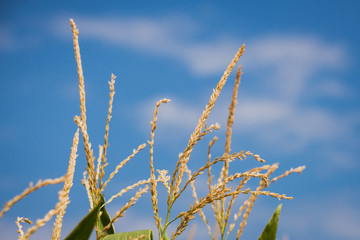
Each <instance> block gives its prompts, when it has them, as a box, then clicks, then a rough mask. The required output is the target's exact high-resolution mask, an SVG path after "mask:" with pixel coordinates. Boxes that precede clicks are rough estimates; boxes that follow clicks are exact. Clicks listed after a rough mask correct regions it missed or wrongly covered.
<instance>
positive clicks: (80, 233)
mask: <svg viewBox="0 0 360 240" xmlns="http://www.w3.org/2000/svg"><path fill="white" fill-rule="evenodd" d="M100 207H101V202H100V203H99V204H98V205H96V206H95V207H94V208H93V209H92V210H91V211H90V212H89V213H88V214H87V215H86V216H85V217H84V218H83V219H82V220H81V221H80V223H79V224H78V225H77V226H76V227H75V228H74V230H72V232H71V233H70V234H69V235H68V236H67V237H66V238H65V240H88V239H89V238H90V235H91V233H92V231H93V229H94V225H95V222H96V220H97V215H98V213H99V209H100Z"/></svg>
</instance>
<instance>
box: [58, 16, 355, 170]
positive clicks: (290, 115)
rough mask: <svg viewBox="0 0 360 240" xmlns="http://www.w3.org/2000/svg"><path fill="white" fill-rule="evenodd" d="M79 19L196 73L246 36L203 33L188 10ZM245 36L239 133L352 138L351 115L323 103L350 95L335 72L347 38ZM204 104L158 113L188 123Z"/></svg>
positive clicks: (270, 138) (298, 143)
mask: <svg viewBox="0 0 360 240" xmlns="http://www.w3.org/2000/svg"><path fill="white" fill-rule="evenodd" d="M76 21H77V24H78V27H79V28H80V31H81V36H82V37H84V38H94V39H97V40H99V41H103V42H106V43H109V44H112V45H113V46H114V47H120V48H127V49H129V48H130V49H132V50H133V51H142V52H146V53H150V54H153V55H157V56H163V57H165V58H171V59H173V60H174V61H179V62H182V63H183V64H184V65H185V66H187V68H188V70H189V71H190V72H191V73H193V74H198V75H212V74H219V73H221V72H223V71H224V69H225V68H226V65H227V63H228V62H229V61H230V60H231V59H232V57H233V55H234V53H235V52H236V50H237V48H238V47H239V46H241V44H242V43H243V42H244V41H243V40H241V39H239V38H238V37H235V36H233V35H231V33H229V34H228V35H227V36H226V35H218V36H216V35H215V37H213V38H212V39H210V40H209V39H208V40H201V41H200V40H198V36H199V34H201V25H200V23H198V22H197V21H194V20H193V19H190V18H188V17H186V16H174V17H166V16H165V17H157V18H147V17H121V18H119V17H115V18H114V17H112V18H110V17H102V18H88V17H80V18H77V19H76ZM55 22H56V21H55ZM57 24H59V23H58V22H57ZM246 44H247V46H246V53H245V55H244V56H243V58H242V60H241V61H242V64H243V65H244V66H243V69H244V72H245V75H244V80H243V81H252V82H255V81H256V83H257V84H250V85H251V86H250V87H248V89H247V93H245V94H244V95H240V98H239V105H238V108H237V111H236V119H237V120H236V121H238V123H239V124H237V123H235V124H234V134H235V135H236V131H241V132H247V133H252V134H255V135H258V136H263V137H260V141H263V143H265V144H270V145H274V144H277V145H278V146H283V148H284V149H287V150H288V151H294V150H304V148H306V147H308V146H310V145H311V144H312V143H314V142H319V141H323V142H324V144H325V145H326V144H328V142H329V141H330V142H331V141H334V140H336V139H352V138H353V136H352V134H351V132H352V131H353V129H355V128H356V126H357V122H356V121H353V119H354V116H352V115H351V114H342V115H339V114H338V113H337V112H336V110H335V109H333V108H332V107H331V106H328V105H320V104H318V103H319V101H321V100H322V99H324V98H329V97H330V98H333V97H335V98H338V99H339V98H346V97H348V96H349V95H351V90H350V89H349V87H347V85H346V84H345V83H343V82H341V81H340V80H339V79H336V78H334V77H333V75H335V76H336V75H338V74H334V73H339V72H342V71H344V69H346V67H347V53H346V48H345V47H344V46H342V45H340V44H334V43H329V42H328V41H327V40H325V39H321V38H320V37H314V36H306V35H279V34H278V35H274V34H273V35H265V36H261V37H256V38H253V39H251V38H248V39H247V40H246ZM249 78H251V79H249ZM254 79H255V80H254ZM329 79H330V80H329ZM214 86H215V85H214ZM162 97H164V96H162ZM166 97H169V96H166ZM153 104H154V101H152V100H145V102H142V103H140V105H138V107H137V108H138V113H139V115H141V116H142V117H144V114H146V115H147V116H150V117H151V115H152V110H153ZM217 105H218V107H216V108H215V109H214V113H213V114H212V115H211V116H224V115H226V114H227V112H224V109H227V108H228V103H226V102H223V101H221V100H220V102H219V103H218V104H217ZM203 107H204V106H200V105H199V104H197V103H196V100H191V101H190V100H186V99H184V98H177V99H174V101H173V102H172V103H169V104H166V105H164V106H162V110H161V118H160V120H159V121H161V122H162V124H164V125H168V126H176V128H177V129H187V131H191V130H192V129H193V128H194V126H195V124H196V122H197V119H198V117H199V116H200V114H201V111H202V110H203ZM139 115H138V116H139ZM355 115H356V114H355ZM357 115H359V114H357ZM355 118H358V117H355ZM140 119H143V118H140ZM149 119H150V118H149ZM225 119H226V118H223V120H221V119H215V118H211V119H210V120H211V121H214V122H218V121H220V124H221V125H222V126H223V127H225ZM211 121H210V122H211ZM210 122H209V123H210ZM211 123H212V122H211ZM172 134H174V133H172ZM349 141H350V140H349ZM324 144H323V145H324ZM326 148H332V147H330V145H326ZM335 162H336V160H334V164H335Z"/></svg>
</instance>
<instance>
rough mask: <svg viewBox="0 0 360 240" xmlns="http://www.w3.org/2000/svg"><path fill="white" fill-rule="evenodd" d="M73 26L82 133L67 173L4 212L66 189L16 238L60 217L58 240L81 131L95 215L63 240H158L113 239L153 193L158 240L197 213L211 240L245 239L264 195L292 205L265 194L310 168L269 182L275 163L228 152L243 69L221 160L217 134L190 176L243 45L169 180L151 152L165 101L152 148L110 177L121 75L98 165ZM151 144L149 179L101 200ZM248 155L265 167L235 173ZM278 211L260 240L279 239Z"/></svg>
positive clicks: (141, 233)
mask: <svg viewBox="0 0 360 240" xmlns="http://www.w3.org/2000/svg"><path fill="white" fill-rule="evenodd" d="M70 24H71V27H72V33H73V41H74V51H75V59H76V61H77V72H78V78H79V95H80V116H75V117H74V121H75V123H76V125H77V126H78V129H77V131H76V133H75V135H74V138H73V145H72V148H71V154H70V160H69V164H68V170H67V173H66V174H65V175H64V176H62V177H59V178H55V179H46V180H39V181H38V182H37V183H36V184H35V185H33V184H32V183H31V184H30V186H29V188H27V189H25V190H24V191H23V192H22V193H21V194H20V195H18V196H16V197H14V198H13V199H11V200H10V201H8V202H7V203H5V206H4V208H3V209H2V211H1V212H0V218H1V217H2V216H3V215H4V214H5V213H6V212H7V211H8V210H9V209H10V208H11V207H12V206H13V205H14V204H15V203H17V202H18V201H19V200H21V199H22V198H24V197H26V196H27V195H28V194H30V193H32V192H34V191H36V190H37V189H39V188H42V187H44V186H47V185H50V184H59V183H64V186H63V189H62V190H61V191H60V192H59V201H58V203H57V204H56V206H55V208H54V209H52V210H50V211H49V212H48V213H47V214H46V215H45V216H44V218H42V219H39V220H37V221H36V223H35V224H34V225H33V224H32V222H31V221H30V220H29V219H27V218H23V217H18V219H17V221H16V224H17V226H18V231H17V232H18V233H19V235H18V239H22V240H24V239H29V237H30V236H31V235H32V234H33V233H34V232H36V231H37V230H38V229H39V228H40V227H42V226H43V225H45V224H46V223H47V222H48V221H49V220H50V219H51V218H52V217H53V216H55V215H56V219H55V224H54V228H53V234H52V237H51V239H53V240H58V239H60V234H61V229H62V219H63V216H64V214H65V210H66V208H67V205H68V203H69V193H70V189H71V187H72V185H73V176H74V171H75V165H76V159H77V150H78V143H79V135H80V132H81V135H82V138H83V142H84V151H85V156H86V162H87V168H86V171H85V172H84V174H83V176H84V177H83V179H82V184H83V185H84V186H85V189H86V192H87V195H88V198H89V205H90V211H89V213H88V214H87V215H86V216H85V217H84V218H83V219H82V220H81V222H80V223H79V224H78V225H77V226H74V229H73V231H72V232H71V233H70V234H69V235H68V236H67V237H66V238H65V239H66V240H76V239H89V237H90V235H91V234H92V232H93V231H95V232H96V239H97V240H115V239H118V240H130V239H132V240H135V239H153V238H154V236H153V230H151V229H150V230H138V231H134V232H126V233H116V232H115V228H114V226H113V224H114V223H115V222H116V221H117V220H118V219H119V218H121V217H123V216H124V214H125V212H126V211H127V210H128V209H129V208H130V207H131V206H133V205H135V204H136V202H137V200H138V199H139V198H140V197H141V196H143V195H144V194H145V193H147V192H148V191H149V192H150V194H151V201H152V207H153V217H154V220H155V225H156V227H157V230H156V231H155V232H154V235H156V236H157V237H158V239H160V240H167V239H171V240H173V239H176V238H178V237H179V236H180V235H181V234H182V233H183V232H184V230H185V229H186V228H187V226H188V224H189V222H190V221H191V220H193V219H194V218H195V215H196V214H197V213H198V214H199V216H200V218H201V219H202V221H203V222H204V223H205V224H206V227H207V229H208V232H209V238H210V239H212V240H217V239H221V240H224V239H228V237H229V234H230V233H231V232H232V231H234V230H235V227H236V226H238V227H237V228H236V229H237V230H236V239H240V237H241V235H242V233H243V230H244V227H245V225H246V222H247V219H248V217H249V214H250V211H251V210H252V208H253V205H254V202H255V200H256V199H257V197H258V196H259V195H267V196H271V197H275V198H278V199H279V200H280V199H292V197H288V196H286V195H284V194H279V193H274V192H271V191H267V190H265V189H266V188H268V187H269V185H270V184H271V183H273V182H275V181H277V180H278V179H281V178H283V177H286V176H288V175H289V174H291V173H301V172H302V171H303V170H304V169H305V166H301V167H298V168H295V169H290V170H289V171H286V172H285V173H283V174H281V175H279V176H277V177H274V178H271V174H272V173H273V172H274V171H275V170H276V169H277V168H278V163H275V164H272V165H263V163H264V162H265V160H263V159H262V158H261V157H260V156H259V155H257V154H253V153H252V152H250V151H244V150H242V151H238V152H231V151H230V146H231V135H232V124H233V122H234V112H235V105H236V103H237V91H238V87H239V84H240V76H241V67H239V68H238V70H237V74H236V79H235V85H234V88H233V94H232V99H231V103H230V107H229V114H228V121H227V126H226V129H227V131H226V143H225V150H224V153H223V154H222V155H221V156H218V157H216V158H212V157H211V149H212V147H213V146H214V144H215V142H216V141H217V139H218V138H217V137H216V136H215V137H214V138H213V139H212V140H211V141H210V143H209V147H208V152H207V159H206V161H205V162H204V165H203V166H202V167H200V168H199V169H196V170H193V171H191V170H190V169H189V168H188V162H189V161H190V157H191V153H192V151H193V149H194V147H195V146H196V144H197V143H198V142H199V141H201V140H202V139H203V138H204V137H205V136H206V135H209V134H211V133H213V132H214V131H216V130H218V129H219V128H220V126H219V125H218V124H217V123H216V124H211V125H207V124H206V122H207V119H208V116H209V114H210V112H211V111H212V109H213V107H214V105H215V103H216V101H217V99H218V97H219V95H220V92H221V90H222V89H223V87H224V85H225V83H226V82H227V80H228V77H229V75H230V73H231V71H232V70H233V69H234V67H235V65H236V63H237V62H238V60H239V58H240V57H241V55H242V54H243V53H244V51H245V45H243V46H242V47H241V48H240V49H239V50H238V52H237V53H236V54H235V57H234V59H233V60H232V61H231V62H230V64H229V65H228V67H227V69H226V70H225V72H224V74H223V76H222V77H221V79H220V81H219V82H218V84H217V86H216V88H215V89H214V90H213V92H212V94H211V96H210V99H209V102H208V104H207V105H206V107H205V109H204V111H203V112H202V114H201V116H200V118H199V121H198V123H197V125H196V127H195V130H194V131H193V133H192V134H191V136H190V138H189V142H188V145H187V146H186V147H185V149H184V151H183V152H182V153H181V154H179V158H178V159H177V161H176V164H175V168H174V171H173V172H172V174H171V175H168V170H156V171H155V167H154V158H153V153H154V150H153V149H154V143H155V138H154V136H155V129H156V123H157V113H158V109H159V107H160V105H161V104H163V103H168V102H170V100H169V99H166V98H164V99H161V100H159V101H158V102H156V104H155V110H154V114H153V119H152V121H151V123H150V124H151V133H150V140H148V141H147V144H145V143H144V144H141V145H139V146H138V147H137V149H134V151H133V153H132V154H131V155H130V156H128V157H127V158H126V159H124V160H123V161H121V162H120V163H119V164H118V165H117V166H116V168H115V169H114V170H113V171H112V172H111V174H110V175H109V176H108V177H107V179H106V178H105V168H106V166H107V165H108V164H107V162H108V160H107V156H106V155H107V148H108V146H109V143H108V135H109V123H110V119H111V114H112V106H113V99H114V95H115V90H114V89H115V78H116V77H115V76H114V75H113V74H112V75H111V80H110V82H109V86H110V100H109V108H108V114H107V121H106V126H105V137H104V144H103V145H100V146H99V155H98V156H97V159H96V157H95V155H94V151H93V149H92V145H91V143H90V137H89V135H88V131H87V124H86V121H87V119H86V106H85V84H84V77H83V69H82V64H81V57H80V48H79V41H78V35H79V31H78V29H77V28H76V25H75V22H74V21H73V20H72V19H70ZM147 145H148V147H149V170H150V171H149V173H150V174H149V173H144V176H146V175H148V174H149V175H148V176H149V177H147V178H144V179H141V180H139V181H138V182H137V183H135V184H133V185H130V186H128V187H126V188H124V189H122V190H120V191H119V192H118V193H117V194H115V195H113V196H110V197H109V198H108V200H106V198H105V196H104V190H105V189H106V187H107V185H108V183H109V182H110V181H111V180H112V179H113V177H114V176H115V175H116V174H117V173H118V172H119V170H120V169H121V168H122V167H123V166H124V165H125V164H126V163H127V162H129V161H130V160H131V159H132V158H133V157H134V156H135V155H136V154H137V153H138V152H140V151H142V150H143V149H144V148H145V147H146V146H147ZM248 156H251V157H253V158H254V159H255V160H256V161H258V162H259V163H260V165H259V166H258V167H255V168H252V169H249V170H244V171H242V172H235V173H232V172H231V168H230V165H231V162H233V161H234V160H236V159H238V160H244V159H245V158H247V157H248ZM219 164H221V166H222V168H221V171H220V173H217V174H216V175H217V176H219V178H218V179H217V180H216V181H213V177H214V175H213V173H212V171H211V169H212V166H213V165H219ZM202 174H205V175H207V179H208V180H207V185H208V193H207V194H206V195H205V196H202V197H199V196H198V194H197V192H196V189H195V182H196V180H197V178H198V176H200V175H202ZM105 179H106V180H105ZM252 179H255V180H256V179H259V185H258V186H257V188H256V189H250V188H246V187H245V186H246V184H247V183H248V181H250V180H252ZM158 184H161V185H163V187H164V188H165V190H166V193H167V196H160V195H159V194H158V187H159V186H158ZM188 188H189V189H191V191H192V195H193V197H194V200H193V203H192V204H191V205H190V206H189V208H188V209H184V210H183V211H181V212H178V213H174V210H173V206H174V203H175V202H176V201H178V200H179V197H180V196H182V194H183V193H184V192H185V190H187V189H188ZM131 189H137V192H136V193H135V195H134V196H133V197H132V198H131V199H130V201H128V202H127V203H126V204H125V205H124V206H123V207H122V208H121V209H119V210H118V211H117V212H116V213H115V214H114V215H113V216H112V217H110V214H109V213H108V212H107V210H106V206H108V205H109V204H110V203H111V202H112V201H113V200H114V199H115V198H119V197H121V196H122V195H123V194H124V193H126V192H128V191H129V190H131ZM240 195H241V196H248V198H247V200H245V201H244V202H243V204H242V205H241V207H240V208H239V209H234V202H235V201H236V200H238V197H239V196H240ZM159 198H162V199H166V203H167V205H166V208H165V209H161V210H162V211H161V212H165V213H166V215H165V216H162V217H161V216H160V214H159V208H160V206H159V204H158V200H159ZM207 205H210V206H211V208H212V210H213V212H214V216H215V220H216V223H217V228H216V229H212V228H211V227H210V225H209V222H208V219H207V217H206V216H205V213H204V211H203V209H204V207H205V206H207ZM280 210H281V205H279V207H278V208H277V209H276V211H275V213H274V215H273V216H272V217H271V219H270V221H269V223H268V224H267V225H266V227H265V228H264V231H263V232H262V233H261V235H260V237H259V239H261V240H264V239H275V237H276V231H277V225H278V219H279V215H280ZM239 219H240V220H239ZM238 220H239V221H238ZM238 222H239V223H238ZM22 223H28V224H30V225H32V226H30V227H29V228H28V229H27V231H26V232H24V230H23V226H22ZM171 224H173V225H175V226H174V228H173V229H174V231H172V232H171V234H169V226H170V225H171Z"/></svg>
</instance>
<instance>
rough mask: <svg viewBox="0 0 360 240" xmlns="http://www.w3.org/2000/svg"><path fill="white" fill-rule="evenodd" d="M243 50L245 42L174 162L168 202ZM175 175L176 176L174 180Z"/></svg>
mask: <svg viewBox="0 0 360 240" xmlns="http://www.w3.org/2000/svg"><path fill="white" fill-rule="evenodd" d="M244 51H245V44H244V45H243V46H242V47H241V48H240V49H239V51H238V52H237V53H236V55H235V57H234V59H233V60H232V61H231V63H230V64H229V66H228V67H227V69H226V70H225V72H224V74H223V76H222V77H221V79H220V81H219V82H218V84H217V86H216V89H214V90H213V93H212V95H211V96H210V100H209V103H208V105H207V106H206V107H205V110H204V111H203V113H202V115H201V117H200V119H199V121H198V124H197V126H196V128H195V130H194V132H193V133H192V135H191V136H190V139H189V143H188V146H187V147H186V149H185V151H184V153H183V154H182V155H181V158H179V160H178V162H177V164H176V167H175V170H174V173H173V178H172V180H171V183H170V189H171V192H172V196H170V194H169V199H168V202H171V199H170V198H173V197H174V196H175V195H176V194H177V193H178V191H179V186H180V184H181V180H182V176H183V174H184V170H185V167H184V166H185V165H186V164H187V162H188V161H189V158H190V154H191V152H192V150H193V148H194V145H195V144H196V139H197V138H198V136H199V135H200V133H201V130H202V129H203V127H204V125H205V122H206V120H207V118H208V116H209V114H210V112H211V110H212V108H213V107H214V105H215V102H216V100H217V99H218V97H219V95H220V92H221V90H222V88H223V87H224V85H225V83H226V81H227V78H228V77H229V75H230V73H231V71H232V69H233V68H234V67H235V64H236V63H237V61H238V60H239V59H240V57H241V55H242V54H243V53H244ZM176 174H177V176H176ZM175 176H176V181H175Z"/></svg>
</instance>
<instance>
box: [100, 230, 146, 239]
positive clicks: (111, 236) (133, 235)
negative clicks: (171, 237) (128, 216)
mask: <svg viewBox="0 0 360 240" xmlns="http://www.w3.org/2000/svg"><path fill="white" fill-rule="evenodd" d="M140 236H145V237H146V238H142V239H144V240H153V233H152V230H151V229H149V230H139V231H134V232H122V233H116V234H109V235H106V236H105V237H104V238H101V240H129V239H130V238H131V239H136V238H138V237H140Z"/></svg>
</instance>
